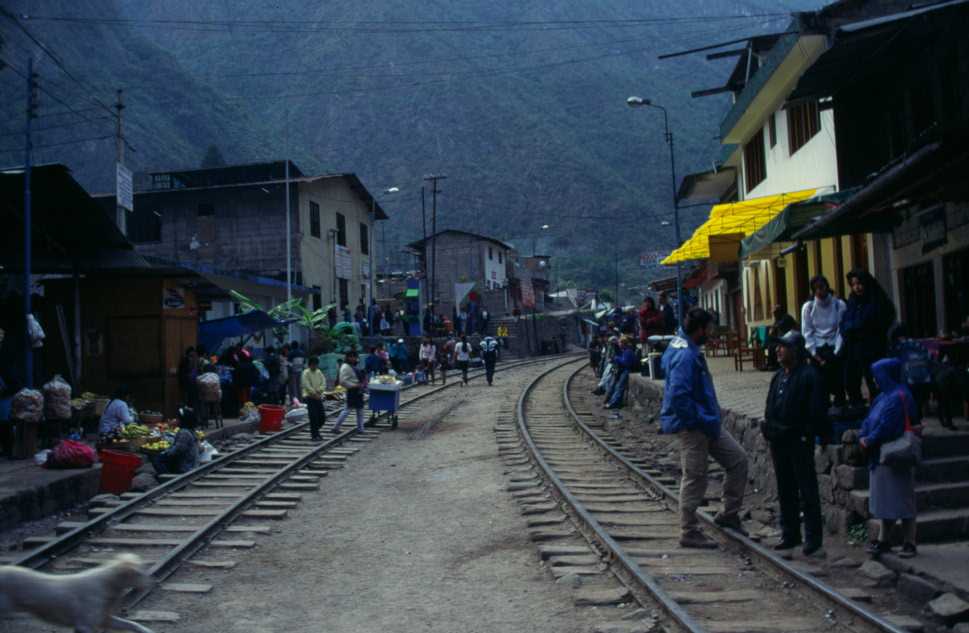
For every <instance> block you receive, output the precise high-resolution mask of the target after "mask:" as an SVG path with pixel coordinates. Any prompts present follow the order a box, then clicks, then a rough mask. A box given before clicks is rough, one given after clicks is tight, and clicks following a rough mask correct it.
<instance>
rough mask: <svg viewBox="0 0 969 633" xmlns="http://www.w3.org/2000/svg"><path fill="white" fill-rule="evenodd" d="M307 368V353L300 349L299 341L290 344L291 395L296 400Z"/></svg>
mask: <svg viewBox="0 0 969 633" xmlns="http://www.w3.org/2000/svg"><path fill="white" fill-rule="evenodd" d="M304 369H306V354H304V353H303V350H302V349H300V346H299V341H293V342H292V343H290V344H289V397H290V400H295V399H296V397H297V396H299V395H300V393H299V392H300V385H301V381H302V378H303V370H304Z"/></svg>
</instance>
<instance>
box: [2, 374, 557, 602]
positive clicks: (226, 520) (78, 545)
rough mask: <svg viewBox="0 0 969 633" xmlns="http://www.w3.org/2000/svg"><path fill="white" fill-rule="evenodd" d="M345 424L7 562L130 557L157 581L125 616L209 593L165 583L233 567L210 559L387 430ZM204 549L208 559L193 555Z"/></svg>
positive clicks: (244, 544)
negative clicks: (169, 596)
mask: <svg viewBox="0 0 969 633" xmlns="http://www.w3.org/2000/svg"><path fill="white" fill-rule="evenodd" d="M548 362H549V359H547V358H545V359H529V360H522V361H517V362H512V363H508V364H506V365H499V366H498V369H497V371H498V372H508V371H510V370H514V369H518V368H521V367H526V366H530V365H534V364H542V363H548ZM483 376H484V371H483V370H481V371H474V372H472V373H471V374H470V378H471V379H477V378H480V377H483ZM459 383H460V378H459V377H458V379H457V380H454V379H453V378H452V380H451V381H450V382H449V383H448V384H447V385H444V386H440V387H424V386H419V387H415V388H413V389H407V390H406V391H407V392H408V393H405V395H406V396H409V397H406V399H405V398H403V397H402V401H401V407H406V406H411V405H413V404H414V403H416V402H419V401H421V400H424V399H426V398H430V397H433V396H435V395H436V394H439V393H441V392H442V391H444V390H446V389H449V388H451V387H454V386H456V385H458V384H459ZM337 411H338V406H336V405H333V406H330V407H328V408H327V423H326V425H325V427H324V432H326V431H327V430H329V429H330V428H332V425H333V422H334V420H335V414H336V412H337ZM351 422H352V421H351ZM348 424H349V425H350V428H349V429H347V430H346V431H344V432H342V433H340V434H339V435H333V436H329V435H325V436H324V437H327V439H326V441H324V442H321V443H317V442H313V441H312V440H311V438H310V434H309V422H303V423H299V424H295V425H293V426H291V427H289V428H286V429H284V430H282V431H280V432H277V433H273V434H270V435H266V436H264V437H261V438H259V439H257V440H256V441H253V442H251V443H249V444H247V445H245V446H242V447H241V448H239V449H237V450H234V451H232V452H230V453H227V454H225V455H222V456H220V457H219V458H217V459H215V460H213V461H212V462H210V463H207V464H204V465H202V466H200V467H199V468H197V469H195V470H193V471H192V472H189V473H186V474H184V475H180V476H176V477H170V478H168V479H167V481H165V482H164V483H163V484H162V485H160V486H158V487H156V488H154V489H152V490H150V491H148V492H145V493H128V494H125V495H123V496H122V498H121V502H120V503H119V504H117V505H114V506H108V507H101V508H94V509H93V510H92V514H94V515H95V516H94V517H93V518H91V520H89V521H87V522H71V523H62V524H61V525H59V526H58V530H57V531H58V533H59V535H58V536H55V537H41V538H33V539H28V540H27V541H26V542H25V546H34V547H33V549H30V550H28V551H26V552H24V553H23V554H22V555H21V556H19V557H18V558H16V559H14V560H12V561H10V562H11V563H12V564H14V565H21V566H25V567H30V568H33V569H44V570H48V571H53V572H55V573H56V572H68V571H76V570H78V569H84V568H87V567H91V566H95V565H99V564H101V563H103V562H104V561H105V560H107V556H106V553H107V552H110V553H112V554H113V553H114V552H117V551H128V552H135V553H137V554H139V555H141V556H142V558H143V559H144V560H145V561H146V562H148V563H149V564H150V565H151V567H150V570H149V573H150V574H151V576H152V577H153V578H154V579H155V580H156V581H157V582H156V585H155V587H153V588H151V589H146V590H143V591H140V592H136V591H132V592H131V593H129V595H128V596H127V597H126V600H125V607H126V608H127V609H131V608H133V607H135V606H136V605H138V604H139V603H141V602H142V601H143V600H144V599H145V598H146V597H147V596H148V595H149V594H150V593H151V592H152V591H153V590H154V589H156V588H158V587H161V588H163V589H167V590H172V591H185V592H207V591H208V590H210V589H211V586H205V585H197V584H194V585H193V584H184V583H168V584H166V583H165V581H166V580H168V579H169V578H170V577H171V576H172V574H174V573H175V571H176V570H177V569H178V568H179V567H180V566H182V565H185V564H188V565H191V566H193V567H195V568H203V569H230V568H232V567H234V566H235V564H236V563H235V562H234V561H230V560H224V556H221V555H220V554H219V553H218V552H227V551H239V550H245V549H249V548H252V547H254V546H255V544H256V542H255V540H254V538H255V536H256V535H259V534H267V533H269V532H271V531H272V528H271V523H272V522H273V521H278V520H281V519H284V518H285V517H286V516H287V513H288V511H289V510H292V509H294V508H296V507H298V505H299V502H300V501H301V499H302V494H303V493H304V492H311V491H315V490H318V489H319V485H320V480H321V479H322V478H324V477H326V476H327V474H328V471H329V470H330V469H333V468H340V467H342V466H343V463H344V462H345V461H346V459H347V458H348V457H349V456H350V455H352V454H353V453H355V452H357V451H358V450H359V448H358V447H356V446H354V445H356V444H362V443H365V442H368V441H370V440H371V439H373V437H374V436H376V435H378V434H379V433H380V430H379V429H381V428H390V422H389V420H388V419H387V416H386V415H382V416H380V417H378V418H376V420H374V421H373V424H372V425H371V428H368V429H366V430H365V431H364V433H363V435H362V436H361V435H360V434H358V432H357V430H356V428H355V427H354V426H353V424H352V423H348ZM374 427H376V428H374ZM203 550H205V554H206V556H207V557H209V556H210V555H211V558H207V559H200V558H197V555H198V554H200V553H201V552H202V551H203Z"/></svg>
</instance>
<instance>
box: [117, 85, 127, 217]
mask: <svg viewBox="0 0 969 633" xmlns="http://www.w3.org/2000/svg"><path fill="white" fill-rule="evenodd" d="M121 95H122V91H121V90H118V92H117V99H116V100H115V103H114V109H115V110H116V111H117V114H116V115H115V117H114V118H115V121H114V154H115V156H114V158H115V160H116V161H117V162H118V164H119V165H121V166H124V128H123V126H122V122H123V118H122V114H123V112H124V108H125V106H124V101H122V99H121ZM120 202H121V201H120V200H117V199H116V200H115V208H114V219H115V224H117V225H118V229H119V230H120V231H121V232H122V233H123V234H125V235H127V234H128V216H126V215H125V209H124V207H122V206H121V204H120Z"/></svg>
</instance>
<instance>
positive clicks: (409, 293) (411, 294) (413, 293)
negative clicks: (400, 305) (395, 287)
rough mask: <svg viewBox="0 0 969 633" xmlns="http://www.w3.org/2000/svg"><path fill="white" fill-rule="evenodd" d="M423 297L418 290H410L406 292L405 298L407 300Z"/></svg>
mask: <svg viewBox="0 0 969 633" xmlns="http://www.w3.org/2000/svg"><path fill="white" fill-rule="evenodd" d="M420 296H421V291H420V290H419V289H417V288H408V289H407V290H406V291H405V292H404V297H405V298H407V299H417V298H418V297H420Z"/></svg>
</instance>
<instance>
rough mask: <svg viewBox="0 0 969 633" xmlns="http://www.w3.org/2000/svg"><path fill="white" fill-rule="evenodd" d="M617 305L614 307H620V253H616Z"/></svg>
mask: <svg viewBox="0 0 969 633" xmlns="http://www.w3.org/2000/svg"><path fill="white" fill-rule="evenodd" d="M615 301H616V305H615V306H613V307H619V306H620V305H621V304H620V303H619V251H616V299H615Z"/></svg>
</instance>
